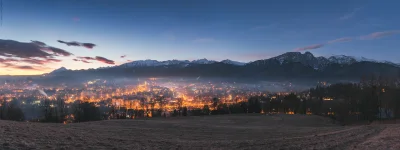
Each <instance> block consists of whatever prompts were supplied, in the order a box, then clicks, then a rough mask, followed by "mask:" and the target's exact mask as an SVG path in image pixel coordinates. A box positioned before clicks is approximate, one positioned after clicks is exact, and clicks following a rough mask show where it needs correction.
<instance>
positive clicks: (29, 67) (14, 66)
mask: <svg viewBox="0 0 400 150" xmlns="http://www.w3.org/2000/svg"><path fill="white" fill-rule="evenodd" d="M0 63H1V62H0ZM1 64H2V65H3V66H2V67H6V68H14V69H19V70H44V69H46V68H43V67H39V66H28V65H21V66H20V65H15V63H1Z"/></svg>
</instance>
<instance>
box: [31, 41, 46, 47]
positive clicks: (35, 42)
mask: <svg viewBox="0 0 400 150" xmlns="http://www.w3.org/2000/svg"><path fill="white" fill-rule="evenodd" d="M31 41H32V43H33V44H36V45H37V46H47V45H46V43H43V42H40V41H33V40H31Z"/></svg>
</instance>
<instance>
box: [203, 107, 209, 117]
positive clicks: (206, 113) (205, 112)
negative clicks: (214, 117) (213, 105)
mask: <svg viewBox="0 0 400 150" xmlns="http://www.w3.org/2000/svg"><path fill="white" fill-rule="evenodd" d="M202 111H203V114H205V115H210V108H209V107H208V105H204V107H203V110H202Z"/></svg>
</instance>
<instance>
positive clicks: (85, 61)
mask: <svg viewBox="0 0 400 150" xmlns="http://www.w3.org/2000/svg"><path fill="white" fill-rule="evenodd" d="M81 61H82V62H84V63H87V64H88V63H92V62H89V61H87V60H81Z"/></svg>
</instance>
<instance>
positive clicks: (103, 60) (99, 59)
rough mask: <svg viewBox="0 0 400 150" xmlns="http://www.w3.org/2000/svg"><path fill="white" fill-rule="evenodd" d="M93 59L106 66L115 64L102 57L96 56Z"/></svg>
mask: <svg viewBox="0 0 400 150" xmlns="http://www.w3.org/2000/svg"><path fill="white" fill-rule="evenodd" d="M95 59H96V60H97V61H100V62H103V63H106V64H111V65H114V64H115V62H114V61H113V60H110V59H107V58H104V57H101V56H96V58H95Z"/></svg>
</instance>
